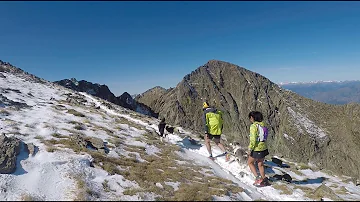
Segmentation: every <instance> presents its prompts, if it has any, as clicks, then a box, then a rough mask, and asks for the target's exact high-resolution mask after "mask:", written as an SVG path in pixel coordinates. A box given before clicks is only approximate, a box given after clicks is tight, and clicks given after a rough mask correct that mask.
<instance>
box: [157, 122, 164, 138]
mask: <svg viewBox="0 0 360 202" xmlns="http://www.w3.org/2000/svg"><path fill="white" fill-rule="evenodd" d="M165 125H166V123H165V118H162V119H161V121H160V123H159V126H158V127H159V133H160V137H163V135H164V130H165Z"/></svg>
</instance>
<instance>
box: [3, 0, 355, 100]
mask: <svg viewBox="0 0 360 202" xmlns="http://www.w3.org/2000/svg"><path fill="white" fill-rule="evenodd" d="M0 8H1V12H0V25H1V31H0V59H1V60H3V61H7V62H10V63H12V64H14V65H15V66H17V67H19V68H21V69H23V70H25V71H27V72H29V73H32V74H35V75H37V76H39V77H42V78H44V79H47V80H50V81H55V80H61V79H65V78H71V77H75V78H77V79H79V80H82V79H84V80H87V81H91V82H97V83H101V84H106V85H108V86H109V88H110V90H111V91H112V92H114V94H115V95H120V94H121V93H123V92H124V91H127V92H129V93H130V94H134V93H141V92H144V91H145V90H147V89H149V88H152V87H154V86H163V87H165V88H168V87H175V86H176V84H177V83H178V82H180V81H181V79H182V78H183V77H184V76H185V75H186V74H188V73H190V72H191V71H193V70H195V69H196V68H197V67H199V66H201V65H203V64H205V63H206V62H207V61H208V60H210V59H218V60H224V61H228V62H231V63H234V64H237V65H239V66H243V67H245V68H247V69H249V70H251V71H256V72H258V73H260V74H262V75H264V76H265V77H267V78H269V79H270V80H272V81H273V82H276V83H278V82H286V81H313V80H353V79H354V80H355V79H356V80H358V79H360V65H359V64H360V2H190V1H189V2H0Z"/></svg>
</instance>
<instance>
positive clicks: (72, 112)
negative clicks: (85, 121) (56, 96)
mask: <svg viewBox="0 0 360 202" xmlns="http://www.w3.org/2000/svg"><path fill="white" fill-rule="evenodd" d="M67 113H69V114H72V115H74V116H79V117H85V115H84V114H82V113H81V112H78V111H76V110H75V109H69V110H68V111H67Z"/></svg>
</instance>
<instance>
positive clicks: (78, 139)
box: [70, 134, 109, 154]
mask: <svg viewBox="0 0 360 202" xmlns="http://www.w3.org/2000/svg"><path fill="white" fill-rule="evenodd" d="M70 139H71V140H72V141H74V142H75V143H76V144H78V145H79V146H80V147H81V148H91V149H93V150H97V151H99V152H100V153H103V154H107V153H109V149H108V148H106V146H105V145H104V142H103V140H102V139H100V138H96V137H83V136H81V135H79V134H75V135H71V136H70Z"/></svg>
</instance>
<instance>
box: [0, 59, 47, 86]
mask: <svg viewBox="0 0 360 202" xmlns="http://www.w3.org/2000/svg"><path fill="white" fill-rule="evenodd" d="M0 72H8V73H11V74H13V75H17V76H19V77H21V78H24V79H26V80H28V81H33V82H37V83H50V82H48V81H46V80H44V79H42V78H39V77H37V76H35V75H33V74H29V73H28V72H25V71H23V70H22V69H20V68H17V67H15V66H13V65H11V64H10V63H8V62H3V61H2V60H0ZM3 76H4V75H3Z"/></svg>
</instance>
